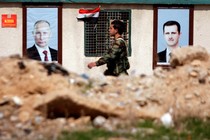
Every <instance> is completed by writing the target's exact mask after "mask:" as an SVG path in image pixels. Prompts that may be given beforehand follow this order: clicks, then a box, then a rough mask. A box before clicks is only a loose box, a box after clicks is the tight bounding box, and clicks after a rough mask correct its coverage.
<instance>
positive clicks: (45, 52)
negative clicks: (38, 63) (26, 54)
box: [43, 50, 48, 61]
mask: <svg viewBox="0 0 210 140" xmlns="http://www.w3.org/2000/svg"><path fill="white" fill-rule="evenodd" d="M43 54H44V55H45V56H44V61H48V57H47V51H46V50H44V51H43Z"/></svg>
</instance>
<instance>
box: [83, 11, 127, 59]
mask: <svg viewBox="0 0 210 140" xmlns="http://www.w3.org/2000/svg"><path fill="white" fill-rule="evenodd" d="M130 17H131V11H130V10H101V11H100V15H99V18H98V22H97V23H96V24H94V23H88V22H85V56H95V57H98V56H102V55H103V53H104V52H105V51H106V50H107V48H108V47H109V46H110V45H111V43H112V41H113V38H111V37H110V36H109V26H110V23H111V21H112V20H115V19H118V20H122V21H123V22H124V23H125V24H126V27H127V28H126V31H125V32H124V34H123V38H124V40H125V41H126V42H127V43H128V50H129V56H130V55H131V41H130V35H131V33H130V29H131V20H130V19H131V18H130Z"/></svg>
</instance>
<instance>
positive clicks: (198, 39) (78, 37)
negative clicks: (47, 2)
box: [0, 3, 210, 77]
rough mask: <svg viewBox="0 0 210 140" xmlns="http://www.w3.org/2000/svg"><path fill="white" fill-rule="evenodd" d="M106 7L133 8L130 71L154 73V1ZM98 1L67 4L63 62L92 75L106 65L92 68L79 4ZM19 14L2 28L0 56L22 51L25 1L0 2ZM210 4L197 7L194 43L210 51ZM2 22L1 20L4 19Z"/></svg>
mask: <svg viewBox="0 0 210 140" xmlns="http://www.w3.org/2000/svg"><path fill="white" fill-rule="evenodd" d="M101 6H102V8H103V9H109V8H110V9H112V8H113V9H132V11H131V17H132V20H131V24H132V28H131V45H132V56H131V57H129V60H130V63H131V68H130V70H129V74H136V75H139V74H142V73H145V74H151V73H152V63H153V6H152V5H108V4H107V5H106V4H104V5H101ZM93 7H97V5H91V4H88V5H86V6H84V5H81V4H80V5H78V4H64V5H63V15H62V18H63V21H62V23H63V27H62V28H63V31H62V32H63V33H62V44H63V45H62V60H63V66H64V67H65V68H66V69H68V70H69V71H73V72H76V73H78V74H83V73H86V74H88V75H89V76H90V77H103V71H104V70H105V69H106V66H105V65H104V66H101V67H95V68H93V69H91V70H90V69H88V68H87V64H88V62H91V61H96V60H97V59H98V58H96V57H85V56H84V23H83V22H79V21H77V19H76V16H77V14H78V9H79V8H93ZM5 13H6V14H10V13H11V14H17V17H18V20H17V24H18V25H17V28H1V25H0V38H1V51H0V56H8V55H11V54H21V55H22V5H21V4H20V3H13V4H11V3H9V4H1V5H0V15H1V14H5ZM209 15H210V6H208V5H199V6H195V9H194V44H195V45H201V46H204V47H206V48H207V50H208V51H209V52H210V47H209V45H208V44H209V37H210V26H208V23H209V22H210V19H209V18H208V17H209ZM0 24H1V23H0Z"/></svg>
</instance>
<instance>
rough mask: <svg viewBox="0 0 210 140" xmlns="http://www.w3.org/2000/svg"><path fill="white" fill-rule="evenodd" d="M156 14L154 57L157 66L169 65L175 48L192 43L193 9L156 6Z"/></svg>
mask: <svg viewBox="0 0 210 140" xmlns="http://www.w3.org/2000/svg"><path fill="white" fill-rule="evenodd" d="M155 16H156V17H155V18H154V19H155V26H154V27H155V28H154V30H155V31H154V40H155V41H154V57H153V58H154V62H155V66H158V65H164V66H165V65H166V66H167V65H169V64H170V63H169V60H170V53H171V52H172V50H173V49H176V48H181V47H186V46H189V45H192V37H193V36H192V30H193V26H192V23H191V22H193V21H192V9H191V8H190V7H156V8H155Z"/></svg>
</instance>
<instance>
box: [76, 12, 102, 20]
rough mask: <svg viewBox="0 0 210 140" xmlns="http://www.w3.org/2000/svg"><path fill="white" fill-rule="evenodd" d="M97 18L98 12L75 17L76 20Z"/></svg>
mask: <svg viewBox="0 0 210 140" xmlns="http://www.w3.org/2000/svg"><path fill="white" fill-rule="evenodd" d="M98 16H99V12H96V13H88V14H79V15H78V16H77V18H78V19H81V18H90V17H95V18H97V17H98Z"/></svg>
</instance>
